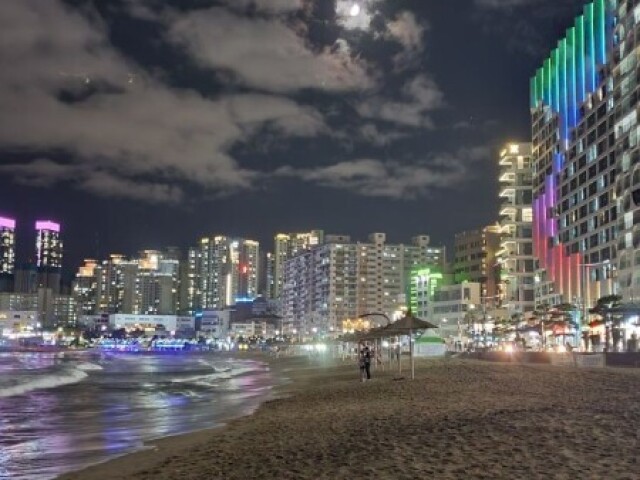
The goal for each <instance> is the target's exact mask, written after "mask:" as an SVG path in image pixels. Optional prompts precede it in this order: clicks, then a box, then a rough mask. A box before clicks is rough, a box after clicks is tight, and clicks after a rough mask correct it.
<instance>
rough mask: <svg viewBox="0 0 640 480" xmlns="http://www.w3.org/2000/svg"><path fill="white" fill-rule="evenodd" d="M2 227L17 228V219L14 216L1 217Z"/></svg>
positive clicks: (0, 223)
mask: <svg viewBox="0 0 640 480" xmlns="http://www.w3.org/2000/svg"><path fill="white" fill-rule="evenodd" d="M0 228H11V229H15V228H16V221H15V220H14V219H13V218H6V217H0Z"/></svg>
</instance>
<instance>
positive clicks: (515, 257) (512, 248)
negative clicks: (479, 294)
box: [485, 143, 535, 314]
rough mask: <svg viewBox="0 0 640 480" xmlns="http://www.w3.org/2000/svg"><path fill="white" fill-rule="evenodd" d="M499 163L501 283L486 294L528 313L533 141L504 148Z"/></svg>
mask: <svg viewBox="0 0 640 480" xmlns="http://www.w3.org/2000/svg"><path fill="white" fill-rule="evenodd" d="M499 166H500V170H499V175H500V178H499V181H500V194H499V196H500V240H499V241H500V247H499V250H498V252H497V253H496V254H495V257H494V258H495V260H496V262H495V263H496V264H497V268H496V269H497V270H499V272H500V283H499V291H497V292H496V293H495V294H494V296H490V295H487V296H485V298H486V299H487V300H489V302H488V303H489V304H490V305H494V306H496V305H498V304H502V305H503V306H504V307H505V308H506V309H507V310H508V311H509V312H510V313H511V314H517V313H524V312H527V311H531V310H533V309H534V306H535V303H534V300H535V296H534V288H535V281H534V280H535V257H534V256H533V228H532V222H533V210H532V206H531V201H532V151H531V144H528V143H512V144H509V145H507V146H506V147H505V148H504V149H503V150H502V151H501V152H500V159H499ZM496 299H499V302H496V301H495V300H496Z"/></svg>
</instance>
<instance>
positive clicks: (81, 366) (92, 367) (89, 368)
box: [75, 362, 103, 372]
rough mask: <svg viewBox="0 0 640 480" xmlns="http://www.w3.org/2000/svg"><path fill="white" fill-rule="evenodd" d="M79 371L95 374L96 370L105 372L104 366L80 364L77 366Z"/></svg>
mask: <svg viewBox="0 0 640 480" xmlns="http://www.w3.org/2000/svg"><path fill="white" fill-rule="evenodd" d="M75 367H76V368H77V369H78V370H82V371H83V372H93V371H96V370H103V368H102V366H100V365H96V364H95V363H86V362H85V363H79V364H77V365H76V366H75Z"/></svg>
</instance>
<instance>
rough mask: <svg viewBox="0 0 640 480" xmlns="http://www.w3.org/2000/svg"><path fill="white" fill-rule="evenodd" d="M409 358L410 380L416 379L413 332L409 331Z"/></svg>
mask: <svg viewBox="0 0 640 480" xmlns="http://www.w3.org/2000/svg"><path fill="white" fill-rule="evenodd" d="M409 358H410V359H411V380H413V379H414V378H416V366H415V363H414V361H413V330H411V329H409Z"/></svg>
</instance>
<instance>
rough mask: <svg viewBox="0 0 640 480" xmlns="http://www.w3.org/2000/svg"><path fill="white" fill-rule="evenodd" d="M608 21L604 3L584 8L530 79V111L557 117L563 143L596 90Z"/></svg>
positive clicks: (606, 46) (606, 50) (604, 58)
mask: <svg viewBox="0 0 640 480" xmlns="http://www.w3.org/2000/svg"><path fill="white" fill-rule="evenodd" d="M611 18H612V15H611V14H610V13H609V12H608V11H607V2H606V0H597V1H595V2H593V3H590V4H588V5H586V6H585V7H584V11H583V14H582V15H580V16H579V17H578V18H576V21H575V24H574V26H573V27H571V28H569V29H568V30H567V32H566V37H565V38H563V39H562V40H560V41H559V42H558V47H557V48H556V49H555V50H553V51H552V52H551V56H550V57H549V58H547V59H546V60H545V61H544V62H543V64H542V67H540V68H539V69H538V71H537V72H536V75H535V76H534V77H533V78H532V79H531V108H532V109H537V108H540V107H544V106H546V107H549V108H550V109H551V110H552V112H553V113H554V114H556V115H558V117H559V121H560V123H559V127H560V133H561V138H562V140H564V141H565V142H568V140H569V136H570V129H572V128H574V127H575V126H576V125H577V123H578V121H579V119H580V106H581V105H582V104H583V103H584V102H585V101H586V100H587V98H588V95H590V94H592V93H593V92H595V90H596V88H597V87H598V83H599V81H598V69H599V67H601V66H602V65H605V64H606V63H607V55H608V54H609V50H610V48H609V42H608V39H609V38H610V34H611V30H612V28H611V26H612V22H611V21H610V19H611Z"/></svg>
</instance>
